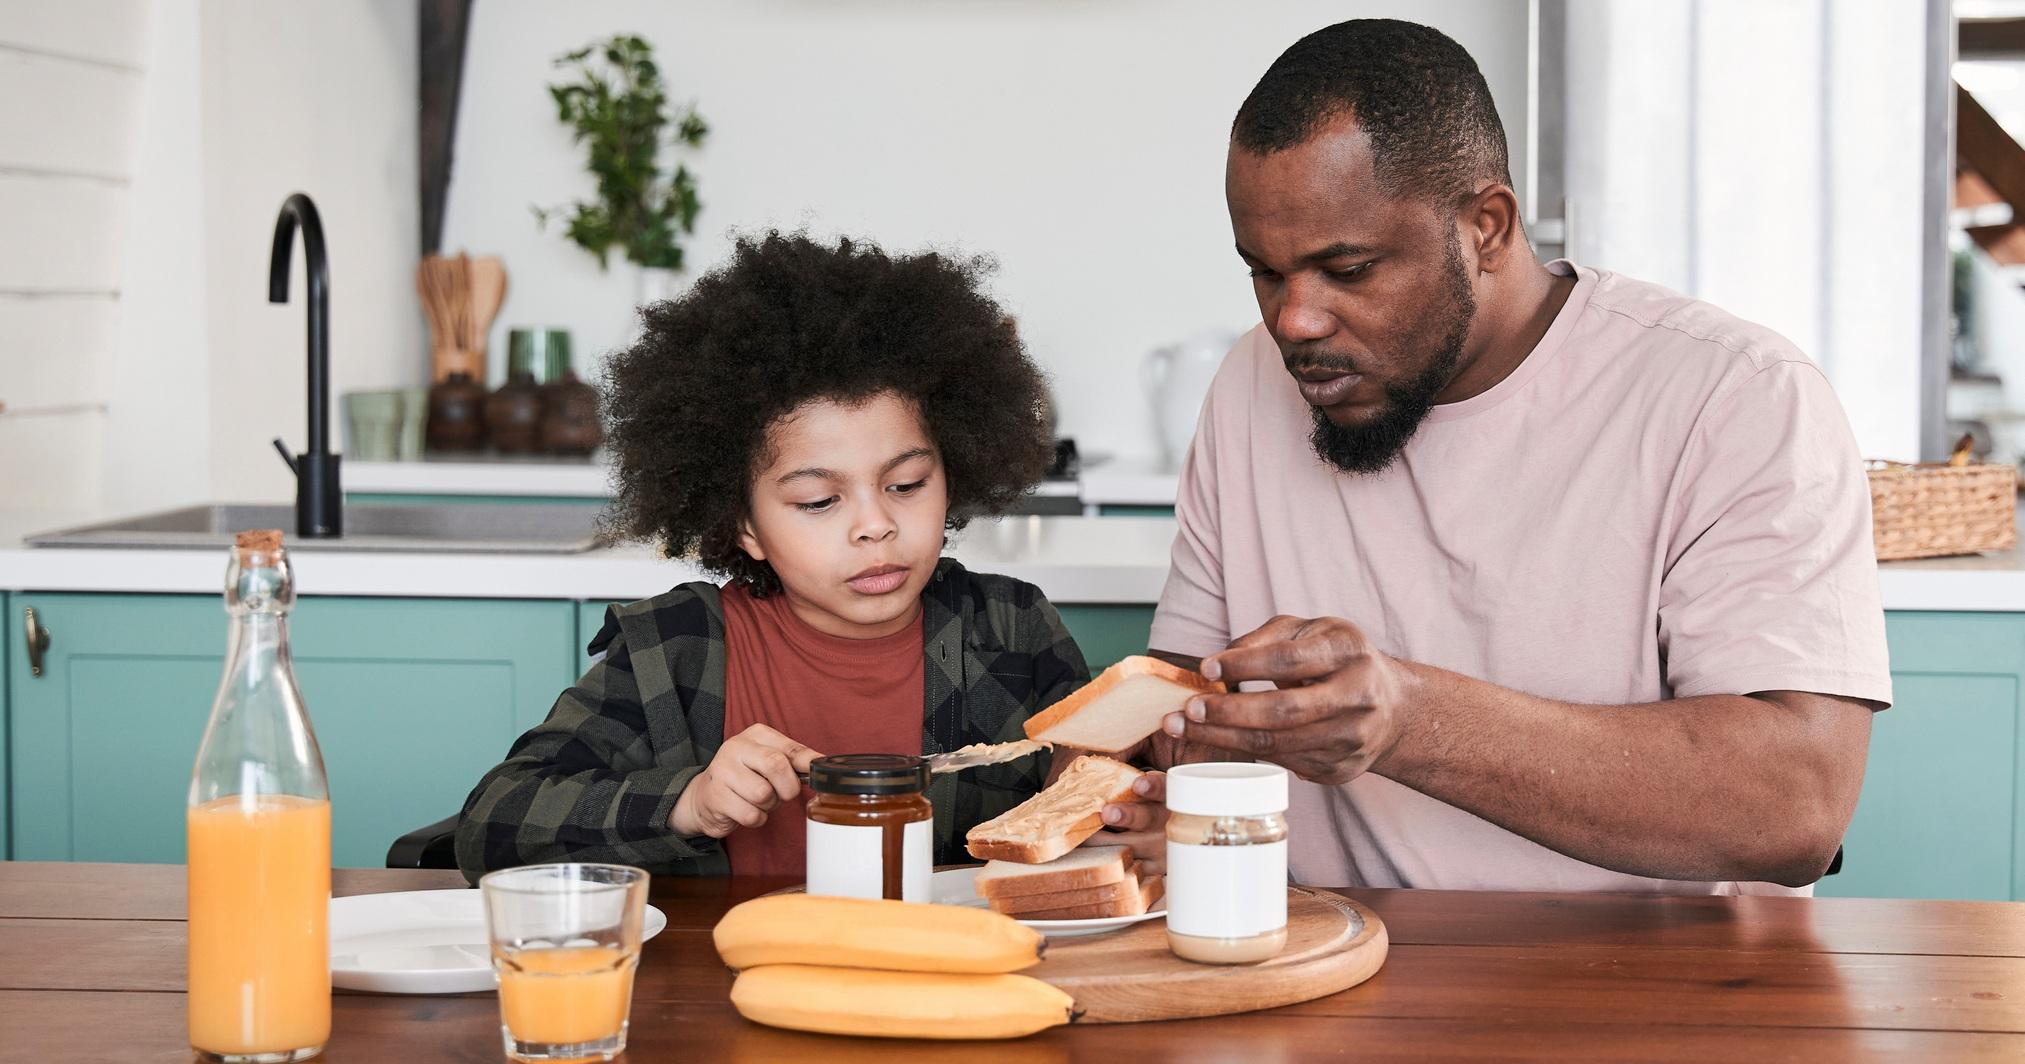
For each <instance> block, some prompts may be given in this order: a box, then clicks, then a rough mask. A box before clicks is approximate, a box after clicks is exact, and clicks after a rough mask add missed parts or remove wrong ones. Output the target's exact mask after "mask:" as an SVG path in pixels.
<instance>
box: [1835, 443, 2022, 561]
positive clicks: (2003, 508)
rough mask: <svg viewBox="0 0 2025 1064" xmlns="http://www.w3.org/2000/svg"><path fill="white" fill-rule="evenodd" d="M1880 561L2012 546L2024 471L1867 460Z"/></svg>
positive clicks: (1873, 532) (1872, 523) (1872, 525)
mask: <svg viewBox="0 0 2025 1064" xmlns="http://www.w3.org/2000/svg"><path fill="white" fill-rule="evenodd" d="M1867 468H1868V470H1869V473H1870V530H1871V537H1872V539H1873V540H1874V541H1875V543H1876V544H1877V559H1878V560H1879V561H1891V560H1893V559H1896V558H1938V557H1942V556H1944V555H1949V554H1975V553H1977V552H1979V551H1986V550H2008V549H2010V547H2011V545H2012V544H2014V543H2016V542H2017V541H2018V471H2017V470H2015V469H2013V468H2011V467H2010V466H2007V465H1946V464H1935V465H1906V464H1905V463H1902V462H1870V463H1867Z"/></svg>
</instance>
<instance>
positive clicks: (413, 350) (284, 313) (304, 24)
mask: <svg viewBox="0 0 2025 1064" xmlns="http://www.w3.org/2000/svg"><path fill="white" fill-rule="evenodd" d="M415 26H416V23H415V5H414V3H413V0H343V2H341V3H310V4H295V3H287V4H273V3H266V2H262V0H206V2H205V3H204V7H203V27H202V58H203V68H202V69H203V120H204V160H203V165H204V211H203V219H204V237H205V247H204V255H203V257H202V259H201V260H199V261H201V262H202V263H203V265H204V269H205V274H206V285H207V288H208V291H207V293H206V307H207V311H208V327H209V341H210V359H209V365H208V367H207V369H208V379H209V382H210V388H209V408H210V414H211V417H210V422H211V426H212V428H211V440H210V445H209V466H210V477H211V492H212V493H213V494H214V495H215V496H216V497H219V498H231V499H293V498H294V495H295V481H294V477H293V476H292V475H291V474H290V473H289V472H288V468H287V467H286V466H285V465H283V464H282V462H281V459H280V457H279V456H278V455H276V454H275V453H274V448H273V447H272V446H271V445H270V444H269V442H268V441H269V440H271V439H273V438H274V437H276V436H281V437H283V438H285V439H286V440H287V442H288V445H289V447H290V448H291V449H292V450H295V451H300V450H302V448H303V446H304V444H305V441H306V437H307V435H308V430H307V427H306V420H305V404H304V388H305V381H304V372H305V357H306V356H305V350H306V347H305V339H304V337H305V324H304V312H305V309H306V303H305V301H304V300H305V296H304V293H303V259H302V250H301V237H299V236H298V237H297V238H296V250H295V251H294V252H293V253H292V254H293V255H294V260H293V265H292V266H291V269H290V282H291V284H292V286H293V290H292V293H291V295H290V297H289V303H288V304H287V305H285V306H278V305H273V304H269V303H268V302H267V263H268V249H269V247H270V245H271V243H272V241H273V236H274V217H275V212H276V211H277V210H279V209H280V207H281V202H282V201H283V200H284V199H286V198H288V194H289V193H291V192H297V191H300V192H307V193H309V195H310V197H311V198H312V199H314V200H315V201H316V204H317V208H318V210H319V213H321V215H322V217H323V227H324V237H325V240H326V242H327V243H328V245H329V252H330V271H331V291H330V308H331V325H330V342H331V399H332V402H331V406H332V410H331V433H332V436H331V445H332V446H333V447H336V446H338V443H339V440H340V439H341V438H342V435H343V434H342V430H341V429H340V427H339V426H340V422H341V419H342V417H343V411H342V409H341V405H340V404H339V402H338V399H337V397H338V396H340V395H342V394H344V393H345V392H346V391H353V390H359V389H370V388H390V387H398V386H404V385H419V384H422V383H424V381H425V378H426V377H427V374H428V362H429V352H428V340H427V335H426V332H425V330H424V328H423V325H422V318H421V310H420V308H419V307H418V305H417V304H416V297H415V281H414V275H415V263H416V260H417V259H418V258H419V256H420V254H421V250H420V239H421V238H420V236H419V231H418V227H419V224H420V223H419V222H418V220H417V216H418V213H419V210H418V207H417V204H416V192H415V187H416V169H417V166H416V152H415V136H416V133H415V124H416V70H415V49H416V28H415Z"/></svg>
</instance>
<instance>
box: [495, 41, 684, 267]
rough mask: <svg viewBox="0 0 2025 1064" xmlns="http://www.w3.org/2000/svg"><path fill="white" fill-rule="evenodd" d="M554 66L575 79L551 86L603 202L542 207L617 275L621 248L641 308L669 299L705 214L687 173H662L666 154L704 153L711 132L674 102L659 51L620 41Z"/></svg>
mask: <svg viewBox="0 0 2025 1064" xmlns="http://www.w3.org/2000/svg"><path fill="white" fill-rule="evenodd" d="M555 65H556V66H557V67H559V68H561V69H564V70H568V71H570V72H571V73H572V74H573V75H574V77H572V78H571V79H570V80H567V81H564V82H562V83H560V84H555V85H550V86H549V90H548V91H549V97H550V98H551V99H553V100H554V101H555V106H556V117H557V118H558V119H559V120H561V121H562V122H563V123H564V124H565V125H567V126H569V127H570V129H571V131H572V133H573V135H574V139H575V141H576V142H577V143H578V144H581V145H583V146H584V152H585V168H586V169H588V170H589V171H590V173H591V176H592V177H593V178H594V179H596V182H597V195H596V196H595V197H594V198H592V199H588V200H579V201H577V202H575V203H571V204H569V205H567V206H565V207H558V208H552V209H543V208H541V207H536V208H535V209H534V213H535V217H536V219H537V220H538V221H539V222H540V224H542V225H544V226H546V225H547V224H548V223H549V222H550V221H551V220H557V219H560V220H561V221H562V222H563V225H564V230H563V231H564V235H565V236H566V237H568V238H569V240H570V241H571V242H573V243H575V244H576V245H577V246H578V247H581V248H583V249H584V250H585V251H588V252H590V253H591V254H593V255H596V256H597V258H598V266H599V268H600V269H604V268H608V267H609V264H610V256H611V252H612V251H613V250H614V249H617V250H618V251H619V252H620V253H621V254H622V255H623V256H624V257H625V259H626V260H627V261H629V262H632V263H634V264H636V265H638V266H639V267H640V270H641V276H640V282H641V301H642V302H646V301H649V300H650V299H654V298H660V297H662V296H665V294H666V291H665V289H666V286H667V282H668V279H669V278H670V277H671V276H672V275H673V273H674V272H675V271H678V270H680V269H682V239H683V237H685V236H687V235H688V234H690V233H693V232H695V229H696V215H697V212H698V211H700V210H701V209H702V207H703V204H702V201H701V200H699V199H698V198H697V196H696V177H695V175H694V174H691V173H690V172H689V168H688V167H687V166H683V165H681V164H679V163H678V164H677V165H676V167H675V169H674V172H672V173H667V172H664V171H663V169H662V163H661V151H662V149H663V147H667V148H669V149H671V150H672V149H674V148H675V146H676V145H678V144H679V145H683V146H687V147H690V148H694V147H698V146H700V145H701V144H702V143H703V139H704V137H705V136H707V135H708V134H709V132H710V127H709V125H708V124H706V123H705V122H704V121H703V116H702V115H701V114H698V113H697V110H696V107H695V106H694V105H693V104H692V105H688V106H684V107H682V108H680V109H679V110H678V109H676V108H672V107H671V106H670V105H669V103H668V93H667V89H666V87H665V86H664V85H663V83H662V81H661V70H660V68H659V67H658V66H657V65H655V63H654V46H653V45H651V44H648V43H647V41H646V40H644V39H642V38H640V37H635V36H629V35H625V34H621V35H619V36H616V37H613V38H611V39H610V40H607V41H604V42H602V43H599V44H593V45H588V46H586V47H583V48H579V49H577V50H576V51H574V52H570V53H568V54H567V55H563V56H559V57H557V58H556V60H555Z"/></svg>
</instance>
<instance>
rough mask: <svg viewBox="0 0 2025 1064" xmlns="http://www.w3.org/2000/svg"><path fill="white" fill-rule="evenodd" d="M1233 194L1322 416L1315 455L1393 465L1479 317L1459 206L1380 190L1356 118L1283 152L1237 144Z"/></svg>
mask: <svg viewBox="0 0 2025 1064" xmlns="http://www.w3.org/2000/svg"><path fill="white" fill-rule="evenodd" d="M1224 195H1225V198H1226V199H1227V200H1228V202H1229V205H1230V218H1231V229H1232V231H1233V232H1234V234H1235V235H1236V237H1237V248H1238V254H1239V256H1240V257H1242V258H1243V259H1244V262H1245V265H1246V266H1247V267H1249V268H1250V269H1251V271H1252V289H1253V292H1254V293H1255V294H1256V295H1257V296H1258V300H1259V313H1260V314H1261V315H1263V316H1264V318H1265V323H1266V329H1267V331H1268V332H1270V333H1272V336H1273V339H1274V341H1276V342H1277V343H1278V344H1279V347H1280V357H1281V358H1282V359H1283V360H1285V362H1286V366H1287V372H1289V373H1291V374H1292V375H1293V376H1294V379H1295V381H1296V383H1297V386H1298V387H1299V388H1300V390H1301V396H1302V398H1304V399H1306V400H1307V401H1308V404H1309V405H1310V406H1312V407H1313V408H1314V415H1315V429H1314V433H1313V435H1312V437H1311V441H1312V442H1313V444H1314V447H1315V452H1316V454H1317V455H1319V456H1320V457H1321V458H1322V459H1323V460H1325V461H1328V462H1331V463H1333V464H1334V465H1336V466H1337V467H1338V468H1340V469H1343V470H1346V471H1349V472H1355V473H1370V472H1376V471H1378V470H1380V469H1383V468H1385V467H1386V466H1387V465H1390V464H1391V462H1392V460H1393V459H1394V458H1396V457H1397V456H1398V454H1399V452H1400V450H1401V449H1402V448H1404V447H1405V446H1406V441H1407V440H1409V439H1411V438H1412V436H1413V432H1414V430H1415V429H1416V428H1418V427H1419V425H1420V421H1421V419H1422V418H1424V417H1426V416H1427V412H1428V410H1429V409H1430V408H1431V407H1432V406H1433V405H1434V400H1435V396H1436V395H1437V394H1439V393H1440V392H1441V390H1442V389H1443V388H1444V387H1446V386H1447V385H1448V383H1449V382H1450V381H1451V380H1453V379H1454V378H1455V375H1456V372H1457V370H1458V369H1459V367H1460V363H1461V360H1462V357H1463V349H1464V344H1465V342H1466V341H1467V340H1468V338H1469V330H1470V323H1471V322H1472V321H1473V320H1474V318H1475V316H1476V302H1475V300H1474V298H1473V296H1472V289H1471V285H1470V273H1469V267H1468V265H1467V264H1466V263H1465V262H1464V260H1463V255H1462V245H1461V240H1460V238H1459V236H1458V234H1457V231H1456V228H1455V220H1454V212H1453V211H1452V210H1450V209H1446V208H1444V207H1442V206H1441V205H1439V204H1435V203H1428V202H1422V201H1419V200H1415V199H1410V198H1409V199H1393V198H1390V197H1388V196H1387V195H1385V193H1383V192H1382V191H1380V189H1379V186H1378V182H1377V179H1376V177H1375V176H1374V174H1373V171H1372V162H1371V150H1370V145H1369V143H1368V142H1367V140H1366V138H1365V136H1364V134H1363V132H1362V131H1361V130H1359V129H1358V128H1357V126H1356V124H1355V122H1354V121H1352V120H1350V119H1347V118H1345V119H1338V120H1337V121H1335V122H1333V123H1331V124H1329V125H1326V126H1324V127H1323V128H1322V129H1321V130H1320V131H1319V132H1318V133H1317V134H1316V135H1315V136H1313V137H1311V138H1309V139H1308V141H1307V142H1306V143H1303V144H1299V145H1296V146H1294V147H1292V148H1288V149H1286V150H1285V151H1280V152H1275V153H1273V154H1271V155H1254V154H1252V153H1251V152H1248V151H1245V150H1243V149H1241V148H1237V147H1232V148H1231V150H1230V156H1229V161H1228V165H1227V168H1226V170H1225V172H1224Z"/></svg>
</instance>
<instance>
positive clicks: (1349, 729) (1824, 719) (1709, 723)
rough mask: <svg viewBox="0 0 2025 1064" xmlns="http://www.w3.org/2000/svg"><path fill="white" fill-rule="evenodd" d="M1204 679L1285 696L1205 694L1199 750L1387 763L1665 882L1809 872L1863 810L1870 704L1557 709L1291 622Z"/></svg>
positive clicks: (1262, 633)
mask: <svg viewBox="0 0 2025 1064" xmlns="http://www.w3.org/2000/svg"><path fill="white" fill-rule="evenodd" d="M1203 672H1204V674H1205V675H1207V676H1210V677H1211V678H1212V679H1222V680H1225V681H1230V682H1235V681H1240V680H1259V679H1272V680H1276V681H1278V682H1279V683H1280V684H1281V685H1282V687H1281V689H1278V690H1272V691H1262V692H1254V693H1239V694H1227V695H1206V696H1202V697H1200V698H1198V699H1195V700H1194V701H1192V702H1191V704H1190V707H1189V711H1188V715H1189V717H1190V719H1189V720H1187V721H1186V722H1185V724H1186V732H1185V737H1186V738H1187V739H1188V740H1189V741H1192V742H1199V743H1207V744H1210V745H1214V746H1220V747H1224V748H1226V749H1230V750H1238V751H1244V752H1247V753H1250V754H1253V755H1255V756H1257V757H1259V758H1261V759H1263V760H1269V761H1273V762H1275V763H1278V764H1280V765H1283V766H1285V767H1287V768H1288V769H1290V770H1292V771H1293V772H1295V773H1296V774H1298V775H1300V776H1302V777H1303V778H1305V779H1310V780H1314V781H1317V782H1322V783H1342V782H1346V781H1348V780H1350V779H1352V778H1354V777H1355V776H1357V775H1359V774H1360V773H1362V772H1365V771H1371V772H1376V773H1378V774H1379V775H1382V776H1385V777H1387V778H1388V779H1392V780H1395V781H1397V782H1399V783H1403V784H1406V785H1407V786H1409V787H1412V788H1414V789H1415V790H1418V791H1420V792H1422V793H1424V794H1427V795H1429V796H1430V797H1433V798H1437V799H1440V800H1441V801H1444V802H1447V803H1448V804H1450V805H1453V806H1456V807H1458V808H1460V809H1465V810H1467V811H1469V812H1471V813H1474V814H1476V815H1477V816H1480V817H1482V818H1484V819H1485V820H1488V821H1490V822H1491V823H1494V824H1497V825H1498V826H1500V827H1502V828H1505V829H1506V830H1508V831H1511V832H1513V833H1515V834H1518V835H1521V836H1524V837H1526V838H1528V839H1531V840H1533V841H1534V842H1537V843H1539V844H1541V845H1543V846H1546V847H1548V848H1549V849H1552V850H1555V851H1558V852H1560V853H1563V854H1566V855H1568V856H1570V857H1574V858H1576V859H1577V860H1581V861H1586V862H1588V863H1590V864H1594V865H1598V866H1601V867H1604V868H1609V869H1612V870H1614V871H1618V872H1625V873H1629V874H1633V875H1642V876H1651V877H1654V878H1659V879H1685V880H1732V879H1739V880H1762V881H1768V882H1774V883H1784V884H1787V885H1789V886H1798V885H1801V884H1805V883H1812V882H1813V881H1814V880H1816V879H1818V878H1819V877H1820V875H1821V873H1822V872H1823V871H1824V870H1825V869H1826V868H1827V867H1828V862H1829V861H1830V859H1831V858H1832V857H1833V856H1834V853H1835V848H1836V846H1837V845H1838V844H1839V843H1840V842H1841V840H1842V832H1843V830H1844V828H1846V827H1847V825H1848V823H1849V817H1850V815H1851V813H1852V812H1853V811H1854V810H1855V808H1856V797H1857V792H1858V790H1859V789H1860V788H1861V786H1862V782H1863V767H1864V757H1865V752H1866V751H1867V750H1868V748H1869V739H1870V716H1871V712H1872V707H1871V704H1869V703H1866V702H1863V701H1860V700H1857V699H1851V698H1842V697H1835V696H1830V695H1820V694H1811V693H1807V692H1798V691H1767V692H1760V693H1757V694H1752V695H1702V696H1697V697H1692V698H1677V699H1671V700H1668V701H1664V702H1653V703H1646V704H1641V705H1614V706H1613V705H1582V704H1577V703H1569V702H1560V701H1556V700H1554V699H1548V698H1540V697H1537V696H1534V695H1528V694H1524V693H1522V692H1518V691H1513V690H1510V689H1508V688H1504V687H1499V686H1498V685H1496V684H1492V683H1488V682H1486V681H1483V680H1477V679H1472V678H1470V677H1467V676H1462V675H1459V674H1457V673H1453V672H1449V671H1447V670H1445V669H1438V668H1434V667H1432V666H1428V665H1421V664H1417V663H1413V662H1404V661H1399V660H1396V659H1393V658H1390V657H1387V656H1386V655H1384V654H1382V653H1379V652H1378V651H1376V650H1374V649H1373V648H1371V646H1370V644H1369V642H1368V641H1367V640H1366V639H1365V638H1364V635H1363V633H1362V632H1360V631H1359V630H1358V629H1357V628H1356V626H1355V625H1353V624H1351V623H1349V622H1347V621H1342V620H1338V619H1334V618H1321V619H1317V620H1304V619H1300V618H1291V617H1282V618H1276V619H1274V620H1273V621H1272V622H1271V623H1269V624H1267V625H1266V626H1265V627H1263V628H1261V629H1259V630H1258V631H1256V632H1253V633H1251V634H1250V635H1247V636H1245V637H1244V638H1242V639H1240V640H1238V641H1237V643H1235V644H1233V647H1232V649H1230V650H1227V651H1224V652H1223V653H1220V654H1215V655H1212V656H1211V657H1209V658H1207V659H1205V660H1204V662H1203ZM1212 722H1213V723H1212ZM1168 723H1169V725H1170V727H1169V731H1170V733H1173V732H1174V730H1175V726H1177V725H1181V724H1183V723H1184V722H1183V721H1182V720H1180V719H1179V718H1178V717H1176V718H1170V720H1169V722H1168Z"/></svg>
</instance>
